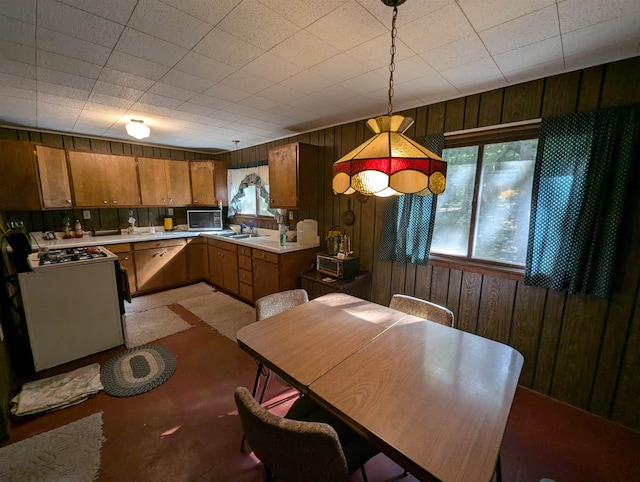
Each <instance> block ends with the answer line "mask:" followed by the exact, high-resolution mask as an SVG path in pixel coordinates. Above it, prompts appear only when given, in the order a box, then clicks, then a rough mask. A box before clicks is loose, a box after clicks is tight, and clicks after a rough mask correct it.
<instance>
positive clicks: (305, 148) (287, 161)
mask: <svg viewBox="0 0 640 482" xmlns="http://www.w3.org/2000/svg"><path fill="white" fill-rule="evenodd" d="M317 178H318V148H317V147H316V146H311V145H309V144H302V143H300V142H294V143H292V144H287V145H284V146H279V147H274V148H271V149H269V190H270V198H271V199H270V203H269V204H270V207H271V208H285V209H317V205H318V181H317Z"/></svg>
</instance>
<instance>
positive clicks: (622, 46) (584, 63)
mask: <svg viewBox="0 0 640 482" xmlns="http://www.w3.org/2000/svg"><path fill="white" fill-rule="evenodd" d="M639 44H640V40H637V39H636V40H627V41H623V42H620V43H617V44H610V45H608V46H606V47H602V48H597V49H594V50H589V51H583V52H580V53H577V54H575V55H569V56H565V60H564V61H565V68H566V69H567V70H577V69H582V68H584V67H591V66H594V65H601V64H603V63H606V62H613V61H616V60H623V59H627V58H629V57H632V56H634V55H638V53H640V50H638V45H639Z"/></svg>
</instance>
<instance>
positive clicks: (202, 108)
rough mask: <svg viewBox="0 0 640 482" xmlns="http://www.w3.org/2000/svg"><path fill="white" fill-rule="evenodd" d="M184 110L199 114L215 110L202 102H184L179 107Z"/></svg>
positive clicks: (206, 113)
mask: <svg viewBox="0 0 640 482" xmlns="http://www.w3.org/2000/svg"><path fill="white" fill-rule="evenodd" d="M177 109H178V110H180V111H182V112H190V113H192V114H198V115H208V114H210V113H211V111H212V110H213V109H212V108H211V107H207V106H206V105H201V104H192V103H191V102H183V103H182V104H180V105H179V106H178V107H177Z"/></svg>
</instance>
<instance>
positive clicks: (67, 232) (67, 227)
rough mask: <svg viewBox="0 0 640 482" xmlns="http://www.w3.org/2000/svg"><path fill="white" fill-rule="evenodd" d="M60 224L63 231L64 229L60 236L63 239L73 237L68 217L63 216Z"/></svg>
mask: <svg viewBox="0 0 640 482" xmlns="http://www.w3.org/2000/svg"><path fill="white" fill-rule="evenodd" d="M62 224H63V231H64V234H63V235H62V238H63V239H69V238H73V235H72V234H71V225H70V223H69V218H67V217H65V218H64V219H63V220H62Z"/></svg>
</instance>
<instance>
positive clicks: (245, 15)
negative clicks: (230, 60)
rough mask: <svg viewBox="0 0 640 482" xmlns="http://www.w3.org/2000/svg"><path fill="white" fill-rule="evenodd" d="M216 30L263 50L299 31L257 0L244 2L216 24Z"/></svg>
mask: <svg viewBox="0 0 640 482" xmlns="http://www.w3.org/2000/svg"><path fill="white" fill-rule="evenodd" d="M218 28H220V30H223V31H225V32H227V33H229V34H231V35H233V36H234V37H237V38H239V39H241V40H244V41H246V42H249V43H250V44H252V45H255V46H256V47H259V48H262V49H265V50H269V49H271V48H273V47H275V46H276V45H278V44H279V43H280V42H282V41H283V40H284V39H286V38H289V37H291V36H292V35H293V34H294V33H296V32H297V31H298V30H299V28H298V27H297V26H295V25H294V24H293V23H291V22H290V21H289V20H287V19H286V18H284V17H283V16H281V15H279V14H277V13H276V12H274V11H273V10H271V9H269V8H267V7H266V6H264V5H263V4H261V3H260V2H258V0H244V1H243V2H242V3H240V5H238V6H237V7H236V8H235V9H233V11H231V12H230V13H229V15H227V16H226V17H225V18H224V20H222V21H221V22H220V23H219V24H218Z"/></svg>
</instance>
